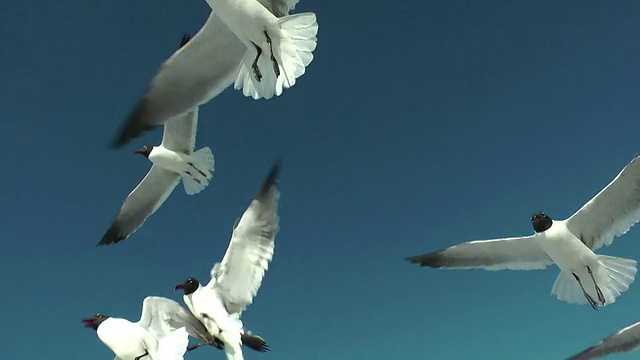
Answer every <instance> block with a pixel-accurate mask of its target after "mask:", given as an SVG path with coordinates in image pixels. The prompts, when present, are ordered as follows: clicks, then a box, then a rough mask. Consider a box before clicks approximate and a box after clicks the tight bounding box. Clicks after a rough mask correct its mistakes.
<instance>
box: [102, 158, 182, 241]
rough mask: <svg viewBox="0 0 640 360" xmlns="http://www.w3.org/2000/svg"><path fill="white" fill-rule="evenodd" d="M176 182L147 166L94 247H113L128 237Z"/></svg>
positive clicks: (168, 173) (174, 176) (169, 174)
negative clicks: (144, 173)
mask: <svg viewBox="0 0 640 360" xmlns="http://www.w3.org/2000/svg"><path fill="white" fill-rule="evenodd" d="M179 182H180V175H178V174H177V173H175V172H172V171H169V170H165V169H163V168H161V167H158V166H156V165H153V166H151V169H150V170H149V172H148V173H147V175H146V176H145V177H144V179H142V181H141V182H140V184H138V186H136V188H135V189H133V191H132V192H131V193H130V194H129V195H128V196H127V198H126V199H125V200H124V204H122V207H121V208H120V212H119V213H118V215H117V216H116V219H115V220H114V221H113V223H112V224H111V226H110V227H109V229H108V230H107V232H106V233H105V234H104V236H103V237H102V240H100V242H99V243H98V245H110V244H115V243H118V242H120V241H122V240H124V239H126V238H128V237H129V236H131V234H133V233H134V232H136V230H138V229H139V228H140V227H141V226H142V224H143V223H144V222H145V221H146V220H147V218H148V217H149V216H151V215H152V214H153V213H155V212H156V210H158V208H159V207H160V206H161V205H162V204H163V203H164V202H165V201H166V200H167V198H168V197H169V195H171V192H173V189H174V188H175V187H176V185H178V183H179Z"/></svg>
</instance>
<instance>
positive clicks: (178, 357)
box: [83, 296, 197, 360]
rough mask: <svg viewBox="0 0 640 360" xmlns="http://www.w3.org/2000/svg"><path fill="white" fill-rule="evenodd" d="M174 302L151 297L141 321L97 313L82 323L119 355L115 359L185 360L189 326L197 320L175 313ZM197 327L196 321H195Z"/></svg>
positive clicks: (176, 304) (145, 302)
mask: <svg viewBox="0 0 640 360" xmlns="http://www.w3.org/2000/svg"><path fill="white" fill-rule="evenodd" d="M175 306H177V307H178V308H179V309H182V307H181V306H180V305H179V304H178V303H176V302H175V301H172V300H169V299H165V298H160V297H155V296H149V297H147V298H145V299H144V301H143V303H142V315H141V316H140V320H139V321H138V322H135V323H134V322H131V321H129V320H126V319H121V318H113V317H109V316H106V315H100V314H96V315H94V316H93V317H92V318H90V319H85V320H83V322H84V323H85V325H86V327H91V328H94V329H95V330H96V332H97V334H98V338H99V339H100V340H101V341H102V342H103V343H104V344H105V345H107V346H108V347H109V348H110V349H111V351H113V352H114V353H115V354H116V358H115V359H116V360H140V359H144V360H147V359H148V360H182V359H183V356H184V353H185V352H186V350H187V345H188V344H189V334H188V332H187V327H190V326H192V325H193V324H194V323H193V321H192V320H190V319H189V318H188V317H185V316H184V314H187V312H186V310H184V309H182V313H181V312H176V311H175V309H176V307H175ZM195 324H196V326H197V323H195Z"/></svg>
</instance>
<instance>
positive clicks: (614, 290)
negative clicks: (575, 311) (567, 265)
mask: <svg viewBox="0 0 640 360" xmlns="http://www.w3.org/2000/svg"><path fill="white" fill-rule="evenodd" d="M597 257H598V261H600V265H601V266H600V267H599V268H598V270H597V272H596V273H595V274H594V277H595V279H596V282H597V283H598V287H599V288H600V290H601V291H602V295H604V298H605V300H606V301H605V304H604V306H606V305H608V304H613V303H615V302H616V298H617V297H618V296H620V295H621V294H622V293H623V292H625V291H627V290H628V289H629V285H631V283H633V281H634V280H635V276H636V272H637V271H638V270H637V269H636V264H637V263H636V261H635V260H631V259H623V258H619V257H613V256H607V255H597ZM580 278H581V281H582V284H583V286H584V287H585V290H586V291H587V293H589V295H591V297H592V298H593V299H594V300H596V301H597V300H598V297H597V293H596V292H595V287H594V286H593V282H592V280H591V279H590V277H589V276H588V275H586V271H585V274H582V275H581V276H580ZM551 294H552V295H554V296H556V297H557V298H558V299H559V300H562V301H566V302H568V303H570V304H587V303H588V301H587V299H586V297H585V296H584V293H583V291H582V288H581V287H580V284H578V281H577V280H576V279H575V277H574V276H573V274H571V273H568V272H565V271H560V274H559V275H558V278H557V279H556V281H555V283H554V284H553V288H552V289H551Z"/></svg>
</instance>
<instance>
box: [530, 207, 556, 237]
mask: <svg viewBox="0 0 640 360" xmlns="http://www.w3.org/2000/svg"><path fill="white" fill-rule="evenodd" d="M531 224H532V225H533V231H535V232H537V233H541V232H544V231H547V230H549V228H550V227H551V224H553V220H551V218H550V217H548V216H547V214H545V213H543V212H537V213H535V214H533V215H531Z"/></svg>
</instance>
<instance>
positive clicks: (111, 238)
mask: <svg viewBox="0 0 640 360" xmlns="http://www.w3.org/2000/svg"><path fill="white" fill-rule="evenodd" d="M197 128H198V108H197V107H196V108H194V109H192V110H191V111H190V112H188V113H186V114H184V115H182V116H179V117H176V118H173V119H171V120H170V121H168V122H167V123H165V125H164V135H163V137H162V143H161V144H160V145H159V146H144V147H142V148H141V149H139V150H136V151H134V153H138V154H142V155H143V156H145V157H147V158H148V159H149V161H151V162H152V163H153V165H152V166H151V169H150V170H149V172H148V173H147V175H146V176H145V177H144V179H142V181H141V182H140V184H138V186H136V188H135V189H133V191H132V192H131V193H130V194H129V195H128V196H127V198H126V199H125V201H124V204H123V205H122V208H121V209H120V212H119V213H118V215H117V216H116V218H115V220H114V221H113V223H112V224H111V227H110V228H109V229H108V230H107V232H106V233H105V234H104V236H103V237H102V239H101V240H100V242H99V243H98V245H109V244H114V243H118V242H120V241H122V240H124V239H126V238H128V237H129V236H130V235H131V234H133V233H134V232H135V231H136V230H138V229H139V228H140V227H141V226H142V224H143V223H144V222H145V221H146V219H147V218H148V217H149V216H151V215H152V214H153V213H155V212H156V211H157V210H158V209H159V208H160V206H161V205H162V204H163V203H164V202H165V201H166V200H167V198H168V197H169V195H171V193H172V192H173V189H174V188H175V187H176V185H178V183H179V182H180V179H182V183H183V185H184V189H185V192H186V193H187V194H188V195H193V194H197V193H199V192H200V191H202V190H203V189H204V188H206V187H207V186H208V185H209V181H210V180H211V177H212V171H213V169H214V157H213V154H212V153H211V149H209V148H208V147H204V148H202V149H200V150H198V151H196V152H193V149H194V147H195V142H196V131H197Z"/></svg>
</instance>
